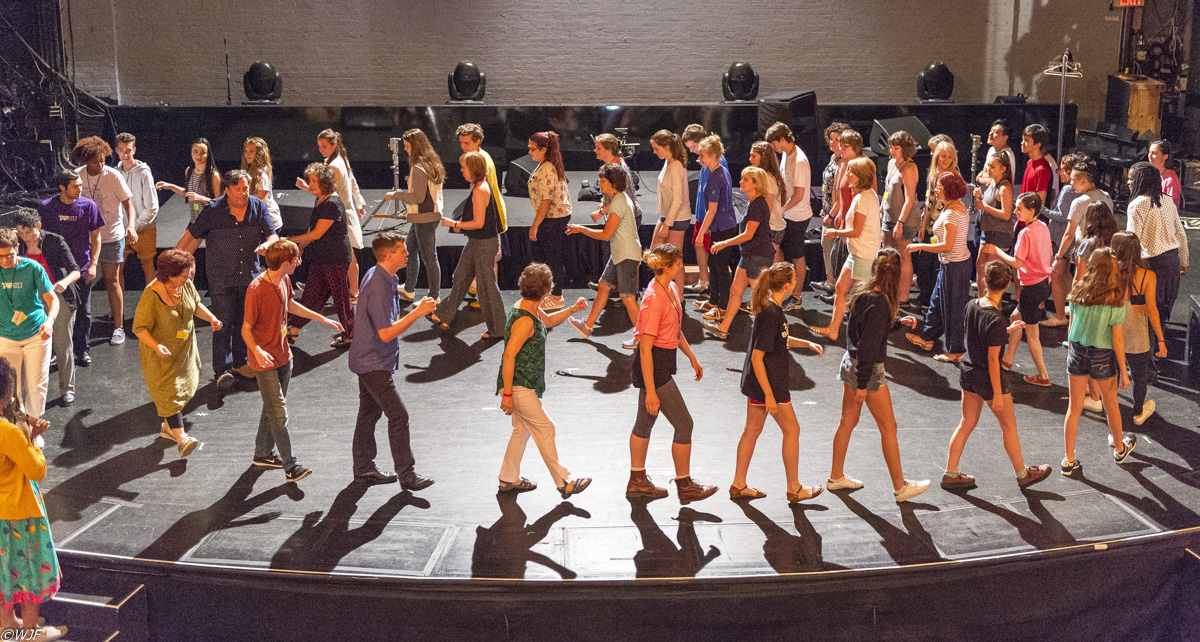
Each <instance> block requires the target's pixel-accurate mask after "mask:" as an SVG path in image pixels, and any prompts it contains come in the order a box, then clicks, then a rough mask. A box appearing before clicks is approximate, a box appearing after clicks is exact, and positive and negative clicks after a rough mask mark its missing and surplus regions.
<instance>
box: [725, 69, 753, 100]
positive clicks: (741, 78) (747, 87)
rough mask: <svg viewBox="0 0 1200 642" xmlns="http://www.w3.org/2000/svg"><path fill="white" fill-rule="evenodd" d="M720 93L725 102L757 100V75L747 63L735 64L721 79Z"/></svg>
mask: <svg viewBox="0 0 1200 642" xmlns="http://www.w3.org/2000/svg"><path fill="white" fill-rule="evenodd" d="M721 93H723V94H724V95H725V100H754V99H755V98H758V73H757V72H755V71H754V68H753V67H751V66H750V63H748V62H735V63H733V64H732V65H729V71H727V72H725V75H724V76H722V77H721Z"/></svg>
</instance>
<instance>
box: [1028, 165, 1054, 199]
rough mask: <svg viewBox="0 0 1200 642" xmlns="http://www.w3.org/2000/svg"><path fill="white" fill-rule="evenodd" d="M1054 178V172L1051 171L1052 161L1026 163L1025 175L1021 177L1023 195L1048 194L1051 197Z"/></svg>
mask: <svg viewBox="0 0 1200 642" xmlns="http://www.w3.org/2000/svg"><path fill="white" fill-rule="evenodd" d="M1052 178H1054V170H1053V169H1050V161H1048V160H1046V159H1045V158H1039V159H1037V160H1033V159H1030V160H1029V162H1028V163H1025V175H1024V176H1022V177H1021V193H1022V194H1024V193H1025V192H1046V196H1050V180H1051V179H1052Z"/></svg>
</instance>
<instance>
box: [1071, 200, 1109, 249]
mask: <svg viewBox="0 0 1200 642" xmlns="http://www.w3.org/2000/svg"><path fill="white" fill-rule="evenodd" d="M1095 201H1101V202H1103V203H1104V204H1105V205H1107V206H1108V209H1109V210H1111V209H1112V208H1113V202H1112V197H1110V196H1109V195H1108V192H1106V191H1104V190H1102V189H1100V188H1099V187H1095V188H1092V190H1091V191H1089V192H1084V193H1083V194H1081V195H1079V196H1078V197H1076V199H1075V200H1074V201H1071V210H1070V212H1069V213H1068V214H1067V220H1070V221H1075V223H1076V225H1075V240H1076V241H1077V242H1078V241H1082V240H1083V224H1084V222H1083V219H1084V218H1086V217H1087V208H1088V205H1091V204H1092V203H1093V202H1095Z"/></svg>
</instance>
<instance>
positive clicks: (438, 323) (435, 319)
mask: <svg viewBox="0 0 1200 642" xmlns="http://www.w3.org/2000/svg"><path fill="white" fill-rule="evenodd" d="M427 318H428V319H429V321H430V322H431V323H433V325H435V326H437V327H439V328H441V329H442V330H449V329H450V324H449V323H446V322H444V321H442V320H441V319H439V318H438V315H436V314H434V313H433V312H430V313H429V316H428V317H427Z"/></svg>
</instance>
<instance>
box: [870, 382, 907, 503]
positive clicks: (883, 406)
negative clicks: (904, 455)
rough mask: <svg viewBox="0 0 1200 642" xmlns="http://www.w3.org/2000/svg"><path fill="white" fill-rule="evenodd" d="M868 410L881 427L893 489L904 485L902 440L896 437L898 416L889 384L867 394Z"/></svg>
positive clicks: (881, 437)
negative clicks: (901, 453)
mask: <svg viewBox="0 0 1200 642" xmlns="http://www.w3.org/2000/svg"><path fill="white" fill-rule="evenodd" d="M867 410H870V411H871V416H872V417H874V418H875V425H876V426H878V427H879V441H880V443H881V445H882V446H883V460H884V461H885V462H886V463H887V468H888V475H889V476H891V478H892V490H897V491H898V490H900V488H901V487H903V486H904V469H903V468H901V467H900V442H899V441H897V439H896V416H895V414H893V412H892V393H891V392H890V391H889V390H888V387H887V385H886V384H885V385H882V386H880V387H879V390H877V391H875V392H872V393H869V394H867Z"/></svg>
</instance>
